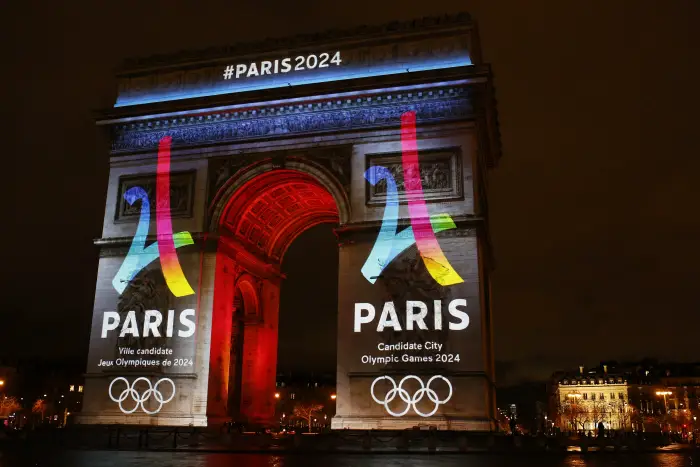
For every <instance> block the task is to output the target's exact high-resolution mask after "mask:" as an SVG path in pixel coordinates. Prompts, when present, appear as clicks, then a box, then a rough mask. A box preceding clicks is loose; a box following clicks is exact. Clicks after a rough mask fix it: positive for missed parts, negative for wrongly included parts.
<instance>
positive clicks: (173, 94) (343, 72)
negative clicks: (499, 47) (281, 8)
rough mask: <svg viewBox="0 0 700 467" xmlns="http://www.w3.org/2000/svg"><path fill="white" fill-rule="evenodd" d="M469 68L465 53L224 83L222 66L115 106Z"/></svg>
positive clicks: (124, 98)
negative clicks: (201, 79) (200, 79)
mask: <svg viewBox="0 0 700 467" xmlns="http://www.w3.org/2000/svg"><path fill="white" fill-rule="evenodd" d="M470 65H472V61H471V59H470V58H469V56H468V55H467V54H466V53H465V54H464V56H461V57H455V58H451V59H449V60H446V59H445V58H421V59H420V60H416V61H415V62H411V61H405V62H403V63H391V64H382V65H369V66H367V65H363V66H349V67H345V68H344V67H342V66H341V67H337V68H326V69H324V70H322V71H320V70H318V69H316V70H307V72H306V73H304V72H300V73H289V74H276V75H266V76H258V77H253V78H248V79H245V78H242V79H238V80H233V79H232V80H225V79H224V78H223V72H224V68H225V66H224V65H222V66H221V72H222V76H221V78H220V80H219V81H217V82H215V83H203V84H198V85H197V86H196V87H192V88H191V89H178V90H172V89H153V90H150V91H148V92H144V93H143V94H141V95H139V96H119V97H118V98H117V102H116V103H115V104H114V107H127V106H133V105H142V104H152V103H156V102H168V101H175V100H182V99H193V98H197V97H209V96H218V95H224V94H234V93H239V92H248V91H259V90H264V89H274V88H282V87H290V86H303V85H306V84H316V83H324V82H332V81H343V80H350V79H357V78H369V77H373V76H386V75H395V74H400V73H412V72H419V71H429V70H442V69H449V68H457V67H463V66H470Z"/></svg>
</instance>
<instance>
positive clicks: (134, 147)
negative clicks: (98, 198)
mask: <svg viewBox="0 0 700 467" xmlns="http://www.w3.org/2000/svg"><path fill="white" fill-rule="evenodd" d="M411 110H412V111H415V112H416V113H417V118H418V123H419V125H420V124H427V123H432V122H438V121H440V122H444V121H453V120H461V119H465V118H469V117H472V116H473V115H474V109H473V106H472V101H471V99H470V92H469V91H468V90H467V89H465V88H449V89H439V90H438V89H436V90H432V91H421V92H407V93H403V94H396V95H383V96H372V97H365V98H358V99H346V100H328V101H325V102H317V103H314V104H305V105H282V106H276V107H269V108H259V109H255V110H245V111H241V112H222V113H216V114H208V115H206V116H204V115H198V116H190V117H183V118H171V119H162V120H149V121H145V122H140V123H130V124H122V125H117V126H115V127H114V128H113V130H112V131H113V138H112V152H113V153H115V154H118V153H124V152H134V151H152V150H155V148H157V147H158V142H159V141H160V139H161V138H162V137H164V136H168V135H169V136H171V137H172V138H173V140H172V144H173V147H186V146H197V145H206V144H215V143H223V142H235V141H246V140H254V139H261V138H273V137H280V136H298V135H304V134H312V133H313V134H318V133H320V132H335V131H345V132H346V131H351V130H360V129H374V128H382V127H392V128H398V127H399V126H400V124H401V115H403V114H404V113H405V112H408V111H411Z"/></svg>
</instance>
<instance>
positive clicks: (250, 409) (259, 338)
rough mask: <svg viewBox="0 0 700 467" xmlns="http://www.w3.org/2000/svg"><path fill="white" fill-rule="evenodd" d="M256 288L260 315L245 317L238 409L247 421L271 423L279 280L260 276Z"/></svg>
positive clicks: (275, 363)
mask: <svg viewBox="0 0 700 467" xmlns="http://www.w3.org/2000/svg"><path fill="white" fill-rule="evenodd" d="M259 290H260V296H259V300H260V314H261V315H260V316H259V317H251V318H247V322H246V325H245V331H244V344H243V346H244V350H243V354H244V357H243V358H244V363H243V378H242V381H243V388H242V395H241V396H242V397H241V399H242V400H241V412H242V415H244V417H245V418H246V419H247V420H248V421H249V422H252V423H256V424H262V425H271V424H273V423H274V416H275V398H274V394H275V388H276V375H277V342H278V341H277V339H278V337H277V330H278V321H279V296H280V293H279V291H280V283H279V281H278V280H274V279H262V280H261V281H260V283H259Z"/></svg>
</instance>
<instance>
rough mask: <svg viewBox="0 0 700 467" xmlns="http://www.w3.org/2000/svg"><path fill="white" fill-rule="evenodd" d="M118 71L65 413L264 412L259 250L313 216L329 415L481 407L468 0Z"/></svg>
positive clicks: (263, 256) (181, 422) (271, 332)
mask: <svg viewBox="0 0 700 467" xmlns="http://www.w3.org/2000/svg"><path fill="white" fill-rule="evenodd" d="M118 82H119V89H118V95H117V100H116V104H115V106H114V108H112V109H109V110H107V111H105V112H103V114H102V115H101V117H100V119H99V121H98V125H100V126H101V127H103V128H105V129H106V130H108V131H109V133H110V137H111V150H110V154H109V157H110V172H109V186H108V190H107V197H106V204H105V218H104V227H103V232H102V237H101V238H100V239H98V240H96V245H97V246H98V247H99V249H100V261H99V270H98V278H97V286H96V293H95V306H94V312H93V321H92V331H91V338H90V353H89V359H88V366H87V374H86V383H85V398H84V407H83V411H82V413H81V414H80V417H79V419H78V422H79V423H84V424H105V423H110V424H115V423H116V424H152V425H171V426H173V425H174V426H205V425H208V424H209V425H212V424H215V423H219V422H221V421H223V420H230V419H231V418H236V419H243V420H247V421H248V422H253V423H262V424H270V423H271V422H272V421H273V419H274V417H275V413H274V410H275V407H274V403H275V401H274V398H273V394H274V392H275V375H276V361H277V330H278V314H279V313H280V306H279V297H280V287H281V284H282V283H283V281H284V278H283V276H282V275H281V273H280V264H281V261H282V259H283V257H284V254H285V251H286V250H287V248H288V247H289V245H290V244H291V243H292V242H293V241H294V239H295V238H296V237H297V236H298V235H299V234H300V233H301V232H303V231H304V230H306V229H308V228H309V227H311V226H313V225H316V224H319V223H332V224H333V225H335V232H336V235H337V237H338V243H339V253H338V254H339V263H338V264H339V270H338V310H337V316H338V329H337V337H338V363H337V400H336V404H337V405H336V416H335V417H334V419H333V424H332V426H333V428H336V429H340V428H350V429H367V428H378V429H398V428H406V427H411V426H414V425H417V424H421V423H422V424H429V425H436V426H438V427H439V428H441V429H455V430H489V429H491V428H493V426H494V423H495V398H494V368H493V352H492V329H491V326H492V320H491V301H490V286H491V284H490V274H491V270H492V261H491V247H490V242H489V235H488V229H487V225H488V224H487V222H486V221H487V203H486V186H487V181H488V174H489V170H490V169H491V168H493V167H494V166H495V165H496V164H497V162H498V159H499V156H500V147H499V136H498V130H497V117H496V110H495V100H494V94H493V89H492V78H491V73H490V68H489V67H488V65H486V64H484V63H483V62H482V59H481V53H480V48H479V42H478V36H477V33H476V27H475V25H474V23H473V21H471V19H470V18H469V16H468V15H460V16H455V17H443V18H427V19H423V20H418V21H413V22H409V23H394V24H390V25H386V26H382V27H365V28H361V29H359V30H354V31H344V32H333V33H328V34H326V35H314V36H308V37H306V36H300V37H296V38H291V39H284V40H278V41H275V40H269V41H266V42H263V43H259V44H250V45H241V46H236V47H229V48H222V49H217V50H210V51H205V52H200V53H192V54H181V55H179V56H171V57H153V58H150V59H144V60H134V61H133V62H131V63H128V64H127V65H126V66H125V68H124V71H123V72H122V73H121V74H120V75H119V77H118ZM309 261H310V262H312V261H314V252H309ZM281 312H282V313H285V312H289V313H293V310H282V311H281ZM331 312H335V311H331Z"/></svg>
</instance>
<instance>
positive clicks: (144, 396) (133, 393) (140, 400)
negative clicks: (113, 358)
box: [109, 376, 175, 415]
mask: <svg viewBox="0 0 700 467" xmlns="http://www.w3.org/2000/svg"><path fill="white" fill-rule="evenodd" d="M116 382H123V383H124V384H125V385H126V388H125V389H124V390H123V391H122V392H121V393H119V396H118V397H115V396H114V394H113V392H112V390H113V387H114V383H116ZM140 382H144V383H145V385H146V386H148V389H146V390H145V391H143V393H141V392H139V391H138V390H137V389H136V386H137V384H138V383H140ZM162 383H169V384H170V388H171V389H170V391H169V392H170V396H168V397H167V398H166V397H164V396H163V393H162V392H160V390H159V389H160V388H159V386H160V385H161V384H162ZM166 393H167V391H166ZM151 396H153V399H154V400H155V401H156V403H158V408H156V409H155V410H149V409H147V408H146V406H145V403H146V402H147V401H148V400H149V399H150V398H151ZM174 397H175V383H173V380H171V379H170V378H161V379H159V380H158V381H157V382H156V384H151V380H149V379H148V378H145V377H143V376H141V377H140V378H136V379H135V380H134V382H133V383H131V384H129V380H127V379H126V378H124V377H122V376H120V377H118V378H114V379H113V380H112V382H111V383H110V385H109V398H110V399H112V400H113V401H114V402H116V403H117V404H119V410H121V411H122V412H124V413H125V414H132V413H134V412H136V411H137V410H138V409H139V408H140V409H141V410H143V411H144V412H145V413H147V414H148V415H155V414H157V413H158V412H160V411H161V409H162V408H163V405H165V404H167V403H168V402H170V401H171V400H173V398H174ZM127 399H131V400H130V401H129V402H127V403H126V407H125V406H124V405H125V404H124V402H125V401H126V400H127ZM132 404H134V406H133V407H131V408H129V406H131V405H132Z"/></svg>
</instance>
